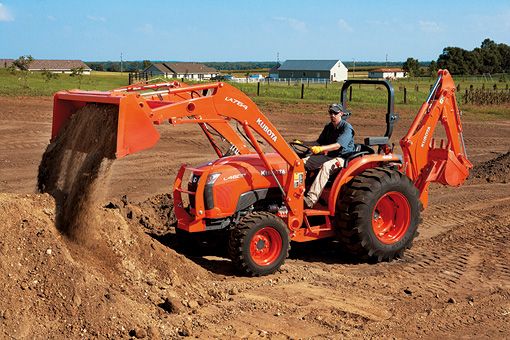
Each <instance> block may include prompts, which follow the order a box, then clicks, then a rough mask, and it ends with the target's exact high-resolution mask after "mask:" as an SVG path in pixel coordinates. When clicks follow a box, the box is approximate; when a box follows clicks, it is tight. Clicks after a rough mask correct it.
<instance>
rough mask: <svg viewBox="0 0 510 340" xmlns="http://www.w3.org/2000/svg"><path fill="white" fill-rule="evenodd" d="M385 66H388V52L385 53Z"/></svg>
mask: <svg viewBox="0 0 510 340" xmlns="http://www.w3.org/2000/svg"><path fill="white" fill-rule="evenodd" d="M386 67H388V53H386Z"/></svg>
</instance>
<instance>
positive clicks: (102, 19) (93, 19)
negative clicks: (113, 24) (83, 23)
mask: <svg viewBox="0 0 510 340" xmlns="http://www.w3.org/2000/svg"><path fill="white" fill-rule="evenodd" d="M87 19H89V20H90V21H97V22H106V18H105V17H96V16H93V15H87Z"/></svg>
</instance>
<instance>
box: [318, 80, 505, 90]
mask: <svg viewBox="0 0 510 340" xmlns="http://www.w3.org/2000/svg"><path fill="white" fill-rule="evenodd" d="M326 88H328V81H327V80H326ZM506 88H507V89H508V84H507V85H506Z"/></svg>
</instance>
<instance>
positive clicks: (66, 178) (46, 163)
mask: <svg viewBox="0 0 510 340" xmlns="http://www.w3.org/2000/svg"><path fill="white" fill-rule="evenodd" d="M117 112H118V107H117V106H115V105H99V104H88V105H86V106H84V107H83V108H82V109H80V110H78V111H77V112H76V113H75V114H74V115H72V116H71V117H70V118H69V120H68V122H67V123H66V124H65V126H64V127H63V128H62V129H61V131H60V132H59V135H58V136H57V138H56V140H55V141H53V142H52V143H51V144H50V145H48V147H47V148H46V151H45V152H44V154H43V157H42V160H41V163H40V165H39V173H38V178H37V188H38V190H39V191H40V192H43V193H49V194H50V195H52V196H53V197H54V198H55V200H56V202H57V217H56V218H57V220H56V223H57V227H58V228H59V229H60V230H62V231H63V232H65V233H66V234H68V235H69V236H71V237H73V238H74V239H75V240H80V241H86V240H90V239H91V238H92V237H93V232H94V231H93V227H94V225H96V224H97V220H96V214H95V212H94V210H95V209H97V202H98V201H100V200H101V199H102V194H103V192H104V188H105V187H106V185H107V183H108V177H109V170H110V167H111V164H112V162H113V159H114V158H115V150H116V144H117V133H116V132H117V117H118V114H117Z"/></svg>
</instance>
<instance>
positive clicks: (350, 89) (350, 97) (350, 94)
mask: <svg viewBox="0 0 510 340" xmlns="http://www.w3.org/2000/svg"><path fill="white" fill-rule="evenodd" d="M349 101H352V86H351V87H349Z"/></svg>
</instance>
